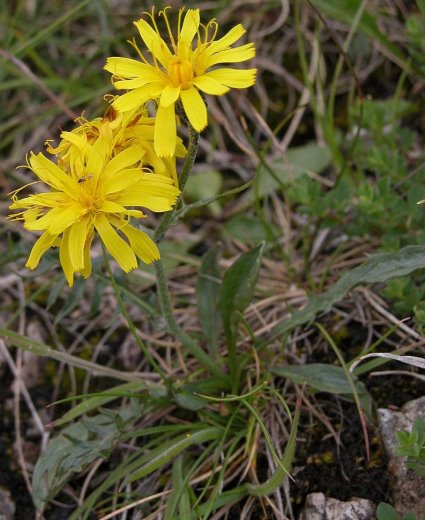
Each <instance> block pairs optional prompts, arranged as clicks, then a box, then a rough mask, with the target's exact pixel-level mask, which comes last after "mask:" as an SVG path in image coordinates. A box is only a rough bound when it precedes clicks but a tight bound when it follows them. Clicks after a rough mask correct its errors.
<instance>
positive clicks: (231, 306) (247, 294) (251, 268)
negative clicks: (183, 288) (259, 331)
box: [219, 242, 264, 345]
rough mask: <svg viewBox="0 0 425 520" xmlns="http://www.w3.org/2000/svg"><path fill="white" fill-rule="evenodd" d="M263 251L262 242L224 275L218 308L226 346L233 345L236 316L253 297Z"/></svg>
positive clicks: (241, 257) (243, 255) (238, 260)
mask: <svg viewBox="0 0 425 520" xmlns="http://www.w3.org/2000/svg"><path fill="white" fill-rule="evenodd" d="M263 250H264V242H262V243H261V244H259V245H258V246H257V247H255V248H254V249H253V250H252V251H249V252H248V253H243V254H242V255H241V256H240V257H239V258H238V259H237V260H236V261H235V262H234V263H233V264H232V265H231V266H230V267H229V269H228V270H227V271H226V272H225V274H224V277H223V283H222V287H221V294H220V303H219V306H220V310H221V316H222V320H223V326H224V332H225V334H226V338H227V342H228V345H234V344H235V342H236V338H235V328H236V323H237V320H238V319H239V316H238V314H242V313H243V311H244V310H245V309H246V307H247V306H248V305H249V304H250V303H251V301H252V298H253V296H254V290H255V284H256V282H257V278H258V273H259V272H260V265H261V258H262V255H263Z"/></svg>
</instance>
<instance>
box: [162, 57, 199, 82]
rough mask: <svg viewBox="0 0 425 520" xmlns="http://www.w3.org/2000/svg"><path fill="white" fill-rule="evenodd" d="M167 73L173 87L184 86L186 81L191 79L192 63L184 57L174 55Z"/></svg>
mask: <svg viewBox="0 0 425 520" xmlns="http://www.w3.org/2000/svg"><path fill="white" fill-rule="evenodd" d="M168 75H169V77H170V79H171V82H172V83H173V85H174V86H175V87H178V86H185V84H186V83H189V82H190V81H192V80H193V68H192V63H191V62H190V61H189V60H187V59H185V58H180V57H178V56H176V57H175V58H173V59H172V60H171V62H170V64H169V67H168Z"/></svg>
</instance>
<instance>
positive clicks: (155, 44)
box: [134, 18, 172, 68]
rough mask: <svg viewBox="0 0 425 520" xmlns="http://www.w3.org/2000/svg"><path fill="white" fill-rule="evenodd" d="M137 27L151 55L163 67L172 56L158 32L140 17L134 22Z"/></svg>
mask: <svg viewBox="0 0 425 520" xmlns="http://www.w3.org/2000/svg"><path fill="white" fill-rule="evenodd" d="M134 25H135V26H136V27H137V29H138V31H139V33H140V36H141V38H142V40H143V41H144V42H145V45H146V47H147V48H148V49H149V50H150V52H151V53H152V55H153V56H154V57H155V58H156V59H157V60H158V61H159V62H160V63H161V65H162V66H163V67H165V68H167V66H168V62H169V60H170V59H171V57H172V54H171V52H170V49H169V48H168V46H167V44H166V43H165V42H164V40H163V39H162V38H161V37H160V36H159V34H158V33H157V32H156V31H155V30H154V29H153V28H152V27H151V26H150V25H149V24H148V23H147V22H146V20H143V18H141V19H140V20H138V21H137V22H134Z"/></svg>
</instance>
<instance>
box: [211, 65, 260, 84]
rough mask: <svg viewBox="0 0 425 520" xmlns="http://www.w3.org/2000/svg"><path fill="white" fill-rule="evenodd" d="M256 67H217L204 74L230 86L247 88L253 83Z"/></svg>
mask: <svg viewBox="0 0 425 520" xmlns="http://www.w3.org/2000/svg"><path fill="white" fill-rule="evenodd" d="M256 73H257V69H247V70H241V69H217V70H212V71H211V72H207V73H206V74H204V76H206V77H208V78H213V79H215V80H216V81H218V82H219V83H221V84H222V85H226V87H231V88H247V87H251V86H252V85H254V83H255V75H256Z"/></svg>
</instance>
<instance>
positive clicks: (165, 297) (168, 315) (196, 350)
mask: <svg viewBox="0 0 425 520" xmlns="http://www.w3.org/2000/svg"><path fill="white" fill-rule="evenodd" d="M188 128H189V145H188V149H187V156H186V160H185V162H184V165H183V168H182V172H181V175H180V177H179V188H180V191H181V193H180V196H179V198H178V199H177V202H176V204H175V206H174V207H173V209H172V210H171V211H169V212H168V213H166V214H165V215H164V217H163V218H162V221H161V223H160V225H159V226H158V229H157V230H156V231H155V233H154V235H153V238H154V240H155V241H156V242H159V241H160V240H161V239H162V238H163V237H164V235H165V233H166V232H167V230H168V228H169V227H170V225H171V224H172V223H173V221H174V219H175V217H176V213H177V208H178V206H179V205H180V202H181V200H182V193H183V190H184V187H185V186H186V182H187V180H188V178H189V175H190V172H191V170H192V167H193V164H194V162H195V158H196V154H197V152H198V140H199V133H198V132H196V130H194V129H193V128H192V127H191V126H190V124H188ZM154 267H155V274H156V283H157V288H158V297H159V303H160V306H161V311H162V315H163V316H164V319H165V321H166V323H167V325H168V328H169V329H170V331H171V332H172V333H173V334H174V336H175V337H176V338H177V339H178V340H179V341H180V342H181V344H182V345H183V346H184V347H185V348H186V349H187V350H188V351H189V352H190V353H191V354H192V355H193V356H195V357H196V358H197V359H198V361H200V362H201V363H202V364H203V365H204V366H206V367H208V368H209V370H210V371H211V372H212V373H214V374H216V375H219V376H223V373H222V370H221V369H220V368H219V367H218V366H217V365H216V364H215V363H214V361H213V360H212V359H211V358H210V357H209V356H208V354H207V353H206V352H204V351H203V350H202V348H201V347H200V346H199V345H198V343H197V342H196V341H194V340H193V339H192V338H191V337H190V336H189V335H188V334H186V332H185V331H184V330H183V329H182V328H181V327H180V325H179V324H178V323H177V321H176V319H175V318H174V314H173V306H172V304H171V298H170V293H169V291H168V284H167V277H166V275H165V271H164V265H163V263H162V260H161V259H160V260H157V261H156V262H155V263H154Z"/></svg>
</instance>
